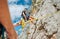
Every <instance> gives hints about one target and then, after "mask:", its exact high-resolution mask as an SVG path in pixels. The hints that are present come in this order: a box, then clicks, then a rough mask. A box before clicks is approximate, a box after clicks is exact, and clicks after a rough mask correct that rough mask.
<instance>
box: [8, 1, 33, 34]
mask: <svg viewBox="0 0 60 39" xmlns="http://www.w3.org/2000/svg"><path fill="white" fill-rule="evenodd" d="M31 4H32V1H31V0H8V6H9V11H10V16H11V19H12V22H13V24H14V23H15V22H18V21H20V18H21V13H22V11H23V10H24V9H25V8H28V9H29V8H30V6H31ZM15 30H16V31H17V33H18V35H19V34H20V33H21V32H22V27H21V26H17V27H15ZM18 30H20V31H19V32H18Z"/></svg>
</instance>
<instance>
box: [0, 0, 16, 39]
mask: <svg viewBox="0 0 60 39" xmlns="http://www.w3.org/2000/svg"><path fill="white" fill-rule="evenodd" d="M0 22H1V24H2V25H3V26H4V27H5V29H6V31H7V34H8V38H9V39H17V34H16V32H15V30H14V27H13V24H12V22H11V18H10V14H9V9H8V3H7V0H0Z"/></svg>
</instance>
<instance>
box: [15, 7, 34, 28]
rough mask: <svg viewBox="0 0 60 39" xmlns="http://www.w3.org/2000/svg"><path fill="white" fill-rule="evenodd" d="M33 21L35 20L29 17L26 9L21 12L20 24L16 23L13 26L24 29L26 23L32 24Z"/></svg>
mask: <svg viewBox="0 0 60 39" xmlns="http://www.w3.org/2000/svg"><path fill="white" fill-rule="evenodd" d="M33 20H35V18H34V17H33V16H31V15H30V12H29V11H28V9H27V8H25V9H24V10H23V11H22V14H21V20H20V22H18V23H17V24H15V25H14V26H18V25H22V28H24V27H25V26H26V22H32V23H33Z"/></svg>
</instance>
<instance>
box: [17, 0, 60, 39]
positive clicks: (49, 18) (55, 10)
mask: <svg viewBox="0 0 60 39" xmlns="http://www.w3.org/2000/svg"><path fill="white" fill-rule="evenodd" d="M33 1H34V0H33ZM35 1H36V3H35V6H36V9H37V10H36V12H35V13H32V14H31V15H33V17H34V18H37V19H38V20H33V22H34V23H26V27H25V28H24V30H23V32H22V33H21V35H20V36H18V39H60V35H59V34H60V0H40V1H39V0H35ZM38 3H39V4H38ZM32 6H33V5H32ZM33 7H34V6H33Z"/></svg>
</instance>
